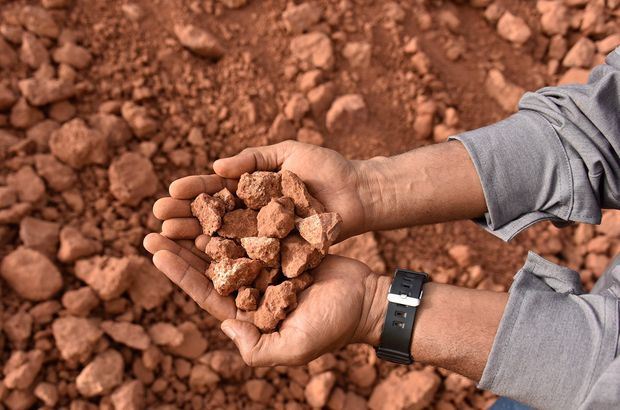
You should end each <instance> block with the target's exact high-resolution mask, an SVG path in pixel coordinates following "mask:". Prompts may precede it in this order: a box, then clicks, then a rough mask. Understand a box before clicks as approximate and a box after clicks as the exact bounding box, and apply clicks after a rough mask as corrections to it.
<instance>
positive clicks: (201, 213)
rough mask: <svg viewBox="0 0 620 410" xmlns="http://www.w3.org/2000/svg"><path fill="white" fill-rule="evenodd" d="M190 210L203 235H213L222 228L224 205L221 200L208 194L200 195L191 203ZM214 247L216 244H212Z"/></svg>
mask: <svg viewBox="0 0 620 410" xmlns="http://www.w3.org/2000/svg"><path fill="white" fill-rule="evenodd" d="M190 208H191V210H192V215H194V216H195V217H196V218H197V219H198V221H199V222H200V226H201V227H202V232H203V233H204V234H205V235H213V234H214V233H215V232H216V231H217V230H218V229H220V227H221V226H222V217H223V216H224V213H225V212H226V205H225V204H224V202H223V201H222V200H221V199H219V198H215V197H212V196H211V195H208V194H200V195H198V196H197V197H196V199H194V200H193V201H192V203H191V206H190ZM215 245H218V244H215V243H214V246H215ZM219 245H221V244H219Z"/></svg>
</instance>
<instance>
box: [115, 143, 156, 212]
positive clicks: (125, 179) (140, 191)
mask: <svg viewBox="0 0 620 410" xmlns="http://www.w3.org/2000/svg"><path fill="white" fill-rule="evenodd" d="M108 177H109V179H110V192H111V193H112V195H114V197H115V198H116V199H118V200H119V202H121V203H123V204H126V205H131V206H135V205H138V204H139V203H140V201H142V200H143V199H144V198H148V197H150V196H152V195H153V194H155V192H156V191H157V187H158V185H159V181H158V179H157V175H156V174H155V170H154V169H153V164H151V161H150V160H149V159H148V158H145V157H143V156H142V155H140V154H136V153H134V152H127V153H125V154H123V155H121V157H120V158H118V159H116V160H114V161H113V162H112V165H110V168H109V169H108Z"/></svg>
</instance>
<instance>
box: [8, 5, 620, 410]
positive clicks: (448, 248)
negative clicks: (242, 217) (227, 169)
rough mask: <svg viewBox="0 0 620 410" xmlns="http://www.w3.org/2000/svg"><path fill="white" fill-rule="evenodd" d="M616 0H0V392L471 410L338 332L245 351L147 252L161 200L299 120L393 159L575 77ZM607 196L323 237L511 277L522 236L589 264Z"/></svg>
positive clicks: (592, 274)
mask: <svg viewBox="0 0 620 410" xmlns="http://www.w3.org/2000/svg"><path fill="white" fill-rule="evenodd" d="M619 17H620V1H619V0H606V1H605V0H540V1H537V2H534V1H527V0H496V1H491V0H469V1H465V0H461V1H452V2H450V1H442V0H432V1H431V0H417V1H400V2H383V1H371V0H356V1H347V0H342V1H332V0H324V1H306V2H297V4H292V3H291V4H287V3H286V2H285V1H258V0H250V1H245V0H219V1H215V0H205V1H198V0H196V1H187V0H183V1H163V0H152V1H146V0H136V1H133V2H130V1H97V2H93V1H82V0H77V1H72V0H40V1H21V0H18V1H6V0H0V161H1V164H2V166H1V167H0V257H1V258H2V262H1V264H0V274H1V277H2V280H1V281H0V290H1V292H2V293H1V295H0V297H1V299H0V309H1V311H0V321H1V324H2V326H0V328H1V332H0V367H1V368H2V373H1V374H0V379H1V380H2V382H1V383H0V409H3V408H7V409H12V410H16V409H27V408H31V407H35V408H40V407H42V408H69V409H73V410H81V409H96V408H101V409H139V408H157V409H175V408H194V409H199V408H210V409H215V408H230V409H236V408H244V409H260V408H276V409H287V410H293V409H299V408H309V407H327V408H329V409H333V410H336V409H363V408H366V407H369V408H371V409H384V408H385V409H388V408H389V409H398V408H414V409H421V408H424V407H433V408H438V409H446V410H448V409H456V408H459V409H467V408H485V407H488V406H489V404H490V403H492V402H493V400H494V396H493V395H492V394H490V393H484V392H481V391H478V390H476V388H475V384H474V382H472V381H469V380H467V379H465V378H463V377H460V376H458V375H455V374H452V373H450V372H447V371H445V370H442V369H437V368H432V367H428V366H427V367H425V366H421V365H418V364H416V365H413V366H410V367H402V366H395V365H391V364H388V363H384V362H380V361H377V360H376V357H375V355H374V353H373V351H372V349H370V348H368V347H366V346H350V347H348V348H346V349H344V350H342V351H339V352H335V353H334V354H328V355H325V356H323V357H321V358H319V359H317V360H315V361H314V362H312V363H310V364H309V365H308V366H303V367H297V368H274V369H264V368H259V369H250V368H247V367H246V366H244V365H243V362H242V360H241V358H240V356H239V355H238V353H237V352H236V351H235V350H234V348H233V346H232V344H231V343H230V342H229V341H228V340H227V338H226V337H225V336H224V335H223V333H222V332H221V331H220V330H219V327H218V323H217V322H216V321H215V320H214V319H213V318H211V317H209V316H208V315H207V314H205V313H204V312H202V311H201V310H200V309H199V308H198V307H197V306H196V304H195V303H194V302H192V301H191V300H189V299H188V298H187V297H186V296H185V295H184V294H182V293H181V292H180V291H178V290H176V289H174V288H173V286H172V285H171V284H170V283H169V282H168V281H167V279H165V278H164V277H163V276H162V275H161V274H160V273H158V271H157V270H156V269H155V268H154V267H153V265H152V264H151V262H150V260H149V259H148V258H147V257H146V252H145V251H144V250H143V249H142V248H141V241H142V238H143V237H144V235H145V234H146V233H148V232H151V231H157V230H158V229H159V228H160V222H159V221H157V220H156V219H155V218H154V217H153V215H152V214H151V206H152V204H153V201H154V200H155V199H156V198H158V197H160V196H162V195H164V194H165V192H166V187H167V185H168V184H169V183H170V182H171V181H172V180H174V179H175V178H177V177H180V176H184V175H188V174H194V173H204V172H208V170H209V169H210V167H211V164H212V162H213V161H214V160H215V159H217V158H218V157H221V156H227V155H230V154H234V153H236V152H238V151H239V150H240V149H242V148H244V147H246V146H251V145H259V144H267V143H273V142H277V141H281V140H285V139H290V138H292V139H297V140H300V141H305V142H309V143H313V144H318V145H324V146H326V147H330V148H334V149H337V150H339V151H340V152H342V153H343V154H345V155H346V156H348V157H350V158H367V157H371V156H375V155H390V154H395V153H399V152H402V151H405V150H408V149H411V148H414V147H417V146H421V145H425V144H431V143H434V142H437V141H442V140H444V139H445V138H446V136H448V135H450V134H454V133H456V132H458V131H460V130H465V129H471V128H475V127H479V126H482V125H485V124H488V123H491V122H493V121H496V120H499V119H501V118H503V117H505V116H506V115H508V114H509V113H510V112H511V111H513V110H514V109H515V105H516V102H517V100H518V98H519V96H520V95H521V94H522V93H523V92H524V91H525V90H534V89H536V88H539V87H541V86H544V85H553V84H557V83H566V82H583V81H585V78H586V75H587V73H588V70H589V69H590V68H591V67H593V66H594V65H596V64H598V63H600V62H601V61H602V60H603V58H604V56H605V54H606V53H608V52H609V51H611V50H612V49H613V48H614V47H615V46H617V45H618V44H620V34H619V33H620V24H619V21H620V20H619ZM619 238H620V215H619V214H618V213H615V212H609V213H606V214H605V216H604V218H603V224H602V225H601V226H598V227H592V226H587V225H580V226H577V227H569V228H566V229H562V230H559V229H557V228H555V227H553V226H551V225H548V224H541V225H539V226H536V227H535V228H533V229H530V230H529V231H528V232H526V233H524V234H522V235H520V236H519V237H518V238H517V239H516V240H515V241H514V242H513V243H511V244H504V243H502V242H501V241H499V240H497V239H494V238H493V237H491V236H490V235H488V234H486V233H484V232H482V231H481V230H480V229H478V228H477V227H476V226H475V225H474V224H472V223H471V222H458V223H449V224H442V225H434V226H425V227H417V228H411V229H401V230H397V231H390V232H378V233H375V234H368V235H364V236H362V237H358V238H355V239H352V240H351V241H350V242H349V243H345V244H342V245H338V249H339V251H340V252H342V253H345V254H348V255H352V256H356V257H358V258H360V259H363V260H365V261H366V262H367V263H369V264H370V265H371V266H372V267H373V269H375V270H377V271H381V272H390V271H391V270H392V269H393V268H394V267H395V266H403V267H409V268H413V269H424V270H426V271H427V272H429V273H430V274H431V275H432V277H433V279H434V280H435V281H440V282H449V283H457V284H460V285H465V286H470V287H478V288H487V289H488V288H490V289H498V290H505V289H507V288H508V286H509V285H510V283H511V279H512V275H513V274H514V272H515V271H516V270H517V269H518V268H519V266H520V265H521V264H522V262H523V260H524V257H525V253H526V251H527V250H528V249H532V250H535V251H537V252H539V253H540V254H542V255H543V256H545V257H546V258H548V259H551V260H553V261H558V262H561V263H563V264H566V265H568V266H570V267H571V268H573V269H576V270H578V271H579V272H580V273H581V276H582V279H583V282H584V285H585V286H586V287H589V286H592V283H593V281H594V280H596V278H597V277H598V276H600V274H601V272H602V271H603V270H604V267H605V266H606V264H607V263H608V262H609V260H610V258H611V257H612V256H613V255H615V254H617V253H618V252H619V251H620V240H619Z"/></svg>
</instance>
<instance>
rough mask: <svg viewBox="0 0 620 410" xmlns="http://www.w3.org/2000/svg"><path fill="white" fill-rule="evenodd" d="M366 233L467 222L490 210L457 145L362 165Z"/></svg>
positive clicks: (466, 154)
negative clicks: (456, 221) (432, 224)
mask: <svg viewBox="0 0 620 410" xmlns="http://www.w3.org/2000/svg"><path fill="white" fill-rule="evenodd" d="M358 169H360V173H361V174H362V175H363V178H361V180H362V182H361V184H362V186H361V187H360V191H361V192H363V202H364V204H365V205H366V207H367V209H366V213H367V215H366V229H367V230H385V229H394V228H401V227H406V226H413V225H422V224H428V223H436V222H444V221H450V220H458V219H469V218H475V217H479V216H482V215H483V214H484V212H485V211H486V205H485V200H484V194H483V191H482V187H481V185H480V179H479V178H478V174H477V173H476V170H475V168H474V165H473V163H472V161H471V159H470V157H469V155H468V153H467V150H466V149H465V147H464V146H463V145H462V144H461V143H460V142H457V141H453V142H447V143H443V144H437V145H431V146H428V147H424V148H419V149H415V150H413V151H409V152H407V153H404V154H401V155H397V156H394V157H390V158H385V157H380V158H373V159H370V160H367V161H360V162H359V163H358Z"/></svg>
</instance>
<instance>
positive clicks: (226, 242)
mask: <svg viewBox="0 0 620 410" xmlns="http://www.w3.org/2000/svg"><path fill="white" fill-rule="evenodd" d="M205 253H206V254H207V255H208V256H209V257H210V258H211V259H212V260H215V261H219V260H222V259H225V258H226V259H237V258H243V257H244V256H245V251H244V250H243V248H242V247H241V246H239V245H237V243H235V241H233V240H232V239H225V238H221V237H219V236H214V237H212V238H211V239H210V240H209V242H208V243H207V247H206V249H205Z"/></svg>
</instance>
